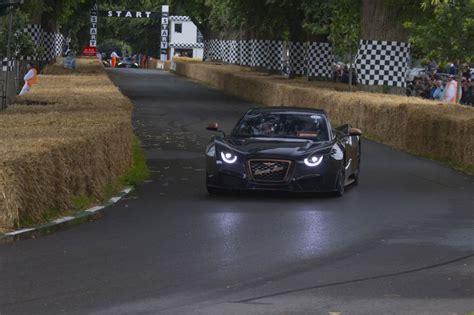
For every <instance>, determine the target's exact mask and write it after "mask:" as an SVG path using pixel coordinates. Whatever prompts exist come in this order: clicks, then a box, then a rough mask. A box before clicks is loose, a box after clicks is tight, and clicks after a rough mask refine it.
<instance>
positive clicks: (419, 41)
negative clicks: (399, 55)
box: [404, 0, 474, 63]
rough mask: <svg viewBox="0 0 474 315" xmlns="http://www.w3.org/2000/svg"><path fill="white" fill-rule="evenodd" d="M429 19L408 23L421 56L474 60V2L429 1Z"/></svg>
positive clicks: (460, 0) (411, 39)
mask: <svg viewBox="0 0 474 315" xmlns="http://www.w3.org/2000/svg"><path fill="white" fill-rule="evenodd" d="M421 7H422V8H423V9H424V10H425V11H428V12H429V15H428V16H427V17H426V18H423V19H419V20H412V21H406V22H405V23H404V24H405V26H406V27H407V28H408V29H409V30H410V31H411V36H410V43H411V44H412V45H413V46H414V48H415V49H416V50H415V52H416V53H417V55H418V56H417V57H428V58H433V59H436V60H438V61H459V62H461V63H463V62H472V61H474V0H456V1H454V0H451V1H447V0H425V1H423V2H422V3H421Z"/></svg>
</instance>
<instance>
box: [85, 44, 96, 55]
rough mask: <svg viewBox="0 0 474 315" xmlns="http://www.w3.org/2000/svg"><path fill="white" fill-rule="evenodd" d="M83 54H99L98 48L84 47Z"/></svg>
mask: <svg viewBox="0 0 474 315" xmlns="http://www.w3.org/2000/svg"><path fill="white" fill-rule="evenodd" d="M82 55H83V56H85V57H95V56H96V55H97V48H95V47H90V46H88V47H84V49H83V50H82Z"/></svg>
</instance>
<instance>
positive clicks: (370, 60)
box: [355, 40, 410, 87]
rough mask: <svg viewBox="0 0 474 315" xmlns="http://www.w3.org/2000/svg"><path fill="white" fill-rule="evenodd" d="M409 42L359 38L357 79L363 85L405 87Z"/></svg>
mask: <svg viewBox="0 0 474 315" xmlns="http://www.w3.org/2000/svg"><path fill="white" fill-rule="evenodd" d="M409 56H410V44H408V43H403V42H393V41H374V40H361V41H360V46H359V50H358V52H357V56H356V61H355V62H356V70H357V80H358V81H359V82H360V83H361V84H365V85H387V86H398V87H406V78H405V74H406V70H407V68H408V60H409Z"/></svg>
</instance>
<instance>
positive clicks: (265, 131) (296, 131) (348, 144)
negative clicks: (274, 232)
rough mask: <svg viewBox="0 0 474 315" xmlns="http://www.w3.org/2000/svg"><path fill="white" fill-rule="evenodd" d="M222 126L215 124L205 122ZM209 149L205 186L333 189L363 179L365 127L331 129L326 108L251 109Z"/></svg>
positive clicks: (218, 189) (222, 188) (214, 128)
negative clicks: (361, 173)
mask: <svg viewBox="0 0 474 315" xmlns="http://www.w3.org/2000/svg"><path fill="white" fill-rule="evenodd" d="M207 129H208V130H211V131H220V130H219V129H218V125H217V123H211V124H209V126H208V127H207ZM220 132H221V133H222V134H221V135H218V136H215V137H213V138H212V140H211V141H210V143H209V144H208V146H207V148H206V159H207V169H206V186H207V190H208V192H209V193H210V194H216V193H220V192H223V191H226V190H276V191H291V192H335V193H336V195H338V196H342V195H343V194H344V187H345V186H346V185H349V184H351V183H356V184H357V182H358V180H359V174H360V158H361V143H360V136H361V134H362V132H361V131H360V130H359V129H356V128H351V127H349V125H343V126H341V127H339V128H336V129H332V128H331V124H330V123H329V120H328V118H327V116H326V114H325V112H324V111H322V110H315V109H309V108H298V107H263V108H254V109H250V110H249V111H247V113H245V114H244V115H243V117H242V118H240V120H239V121H238V123H237V125H236V126H235V127H234V129H233V130H232V133H231V134H230V135H225V134H224V132H222V131H220Z"/></svg>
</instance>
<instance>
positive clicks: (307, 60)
mask: <svg viewBox="0 0 474 315" xmlns="http://www.w3.org/2000/svg"><path fill="white" fill-rule="evenodd" d="M289 54H290V56H289V58H290V60H289V62H290V68H291V71H292V72H293V73H294V74H299V75H303V74H306V73H307V74H308V76H310V77H326V78H330V77H331V76H332V63H333V62H334V55H333V54H332V47H331V45H330V44H329V43H319V42H307V43H300V42H291V43H290V44H289ZM204 60H208V61H217V62H225V63H229V64H238V65H242V66H251V67H258V68H267V69H268V70H270V71H281V70H282V68H283V42H282V41H277V40H260V39H252V40H220V39H211V40H206V41H205V42H204Z"/></svg>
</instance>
